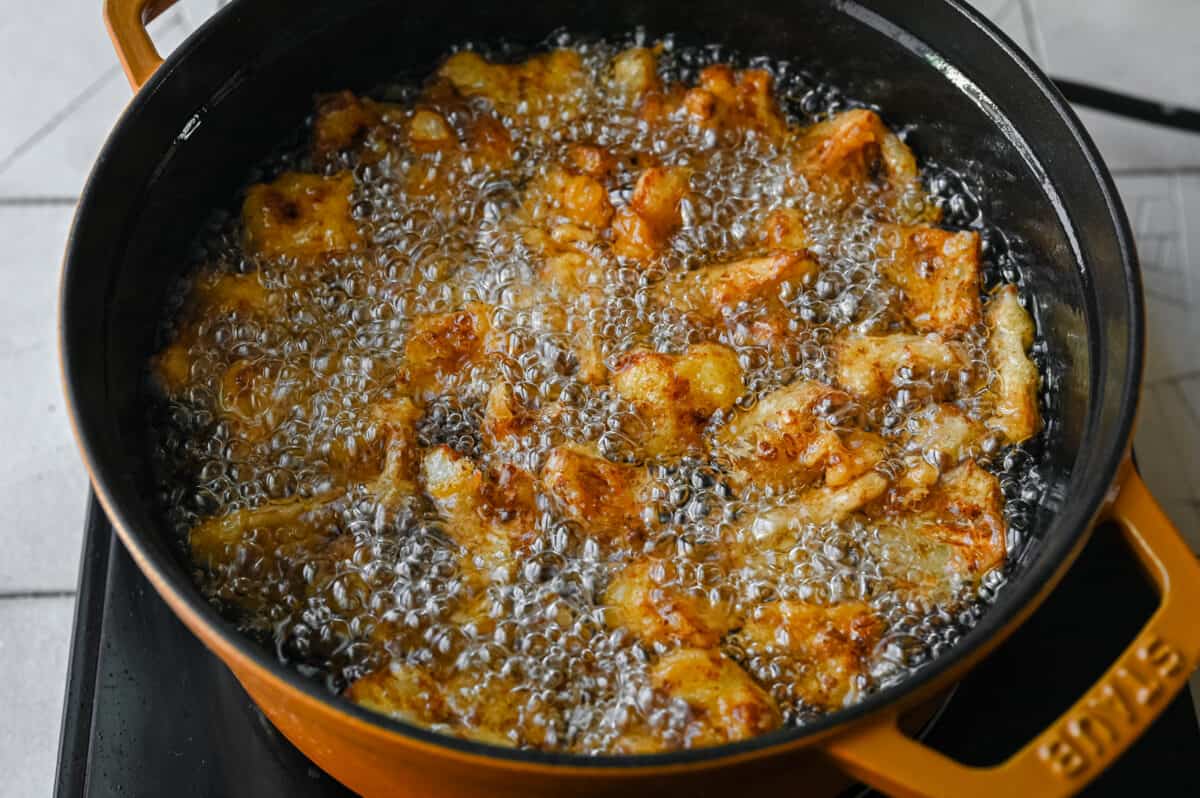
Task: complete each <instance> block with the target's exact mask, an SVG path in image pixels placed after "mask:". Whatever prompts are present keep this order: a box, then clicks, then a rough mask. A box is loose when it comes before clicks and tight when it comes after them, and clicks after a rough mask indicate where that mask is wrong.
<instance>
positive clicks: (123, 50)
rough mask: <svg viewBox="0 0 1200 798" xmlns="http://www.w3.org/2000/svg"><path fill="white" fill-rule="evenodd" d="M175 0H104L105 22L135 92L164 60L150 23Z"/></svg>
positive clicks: (122, 66)
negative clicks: (151, 36)
mask: <svg viewBox="0 0 1200 798" xmlns="http://www.w3.org/2000/svg"><path fill="white" fill-rule="evenodd" d="M174 3H175V0H104V24H105V26H107V27H108V35H109V38H111V39H112V43H113V47H114V48H115V49H116V51H117V58H118V59H120V61H121V68H122V69H124V70H125V77H127V78H129V85H130V86H132V87H133V90H134V91H137V90H138V89H140V88H141V87H142V85H143V84H145V82H146V81H148V80H149V79H150V76H151V75H153V74H154V70H156V69H158V68H159V67H160V66H162V62H163V60H162V56H161V55H159V54H158V50H156V49H155V48H154V42H152V41H151V40H150V34H149V32H148V31H147V30H146V23H148V22H149V21H150V20H152V19H154V18H155V17H157V16H158V15H159V14H161V13H162V12H164V11H166V10H167V9H168V8H170V7H171V6H172V5H174Z"/></svg>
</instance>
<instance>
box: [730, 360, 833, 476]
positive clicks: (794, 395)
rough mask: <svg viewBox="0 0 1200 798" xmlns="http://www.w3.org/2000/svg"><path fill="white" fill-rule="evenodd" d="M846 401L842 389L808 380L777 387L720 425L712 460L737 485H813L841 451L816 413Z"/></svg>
mask: <svg viewBox="0 0 1200 798" xmlns="http://www.w3.org/2000/svg"><path fill="white" fill-rule="evenodd" d="M849 402H850V397H849V395H848V394H846V393H845V392H844V391H839V390H838V389H836V388H833V387H831V386H829V385H825V384H823V383H819V382H814V381H811V380H799V381H797V382H794V383H792V384H791V385H788V386H785V387H783V388H779V389H777V390H775V391H772V392H771V393H769V394H767V395H766V396H764V397H762V398H761V399H759V400H758V402H756V403H755V404H754V405H753V406H752V407H751V408H749V409H748V410H744V411H740V412H738V413H737V414H735V415H734V416H733V418H731V419H730V420H729V421H728V422H727V423H726V424H725V425H724V426H723V427H721V429H720V430H719V431H718V432H717V436H716V443H717V447H718V448H717V452H718V456H719V457H720V458H721V460H722V461H723V462H725V463H726V464H727V467H728V469H729V474H730V477H731V479H732V480H733V481H734V483H735V484H738V485H746V484H750V483H759V484H768V483H769V484H772V485H780V486H790V485H794V484H799V483H803V482H810V481H813V480H815V479H817V478H819V477H820V476H821V474H822V471H823V470H824V468H825V466H826V464H827V463H829V461H830V459H831V458H833V457H835V456H836V455H838V454H839V453H840V452H841V450H842V448H843V447H842V442H841V439H840V438H839V437H838V435H837V432H836V431H835V430H834V429H833V428H832V427H831V426H830V425H829V423H828V422H826V421H825V420H824V418H823V417H822V416H821V415H820V411H821V410H822V409H830V410H832V409H834V408H836V407H839V406H844V405H846V404H847V403H849Z"/></svg>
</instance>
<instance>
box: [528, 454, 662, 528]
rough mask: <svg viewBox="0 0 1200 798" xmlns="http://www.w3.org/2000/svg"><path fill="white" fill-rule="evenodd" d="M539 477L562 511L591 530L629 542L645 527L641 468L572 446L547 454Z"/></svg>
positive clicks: (644, 485) (644, 478)
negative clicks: (615, 461)
mask: <svg viewBox="0 0 1200 798" xmlns="http://www.w3.org/2000/svg"><path fill="white" fill-rule="evenodd" d="M541 477H542V485H543V486H544V487H545V489H546V492H547V493H549V494H550V496H551V497H552V498H553V499H554V500H555V501H556V502H557V503H558V506H559V509H560V510H561V512H562V513H563V515H564V516H565V517H567V518H568V519H570V520H572V521H574V522H576V523H578V524H579V525H580V526H581V527H582V528H583V529H585V530H586V531H587V532H588V533H589V534H592V535H595V536H597V537H599V538H601V539H602V540H606V541H618V542H623V543H626V544H627V543H629V542H630V541H632V540H636V539H637V538H639V537H640V536H641V535H642V534H644V532H645V531H646V521H645V519H644V517H643V511H644V510H645V508H646V506H647V495H648V492H649V489H648V482H649V479H648V475H647V474H646V471H645V469H643V468H640V467H638V466H634V465H628V464H625V463H614V462H612V461H610V460H607V459H606V458H604V457H603V456H601V455H600V454H599V453H598V452H597V451H596V450H595V449H594V448H592V447H588V446H581V445H577V444H571V445H568V446H559V447H557V448H555V449H553V450H552V451H551V452H550V456H549V457H548V458H547V460H546V464H545V466H543V467H542V474H541Z"/></svg>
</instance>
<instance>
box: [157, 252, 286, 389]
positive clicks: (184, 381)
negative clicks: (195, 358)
mask: <svg viewBox="0 0 1200 798" xmlns="http://www.w3.org/2000/svg"><path fill="white" fill-rule="evenodd" d="M275 301H276V297H275V296H274V295H273V294H271V293H270V292H269V291H267V289H266V288H265V287H264V286H263V284H262V282H261V281H259V279H258V275H257V274H231V273H229V272H208V273H205V274H202V275H200V276H199V277H198V278H197V279H196V282H195V284H194V285H193V286H192V291H191V295H190V296H189V297H188V300H187V305H186V307H185V309H184V318H183V319H182V320H181V321H180V324H179V331H178V334H177V335H176V337H175V340H174V341H172V342H171V343H170V344H168V345H167V346H166V347H165V348H164V349H163V351H161V352H159V353H158V355H157V356H156V357H155V358H154V360H153V362H152V364H151V367H152V370H153V373H154V376H155V378H156V379H157V380H158V384H159V387H160V388H162V390H163V393H165V394H166V395H167V396H178V395H179V394H181V393H182V392H183V390H184V389H185V388H186V387H187V385H188V384H189V380H190V377H191V372H192V356H191V355H190V354H189V350H190V349H191V348H192V347H193V346H194V345H195V344H196V325H197V323H198V322H199V321H200V320H209V321H211V320H213V319H215V318H217V317H220V316H234V317H238V318H254V317H256V316H258V315H260V314H262V313H265V312H268V311H269V310H270V309H271V308H272V307H273V303H274V302H275Z"/></svg>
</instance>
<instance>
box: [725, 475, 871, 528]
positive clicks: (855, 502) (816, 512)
mask: <svg viewBox="0 0 1200 798" xmlns="http://www.w3.org/2000/svg"><path fill="white" fill-rule="evenodd" d="M887 489H888V479H887V477H885V476H884V475H883V474H881V473H879V472H878V471H870V472H868V473H866V474H864V475H862V476H860V477H858V478H856V479H853V480H851V481H850V482H847V483H846V484H844V485H840V486H837V487H834V486H831V485H823V486H821V487H819V488H809V489H808V490H806V491H804V492H803V493H801V494H800V496H799V497H798V498H797V499H796V500H795V501H793V502H791V503H789V504H785V505H783V506H781V507H777V508H775V509H774V510H767V511H766V512H763V513H760V514H758V515H756V516H754V517H753V518H751V519H749V520H748V521H747V522H746V529H747V530H748V531H749V532H750V533H751V535H752V536H753V537H754V539H755V540H757V541H759V542H762V543H767V542H770V541H772V540H775V539H776V538H778V537H779V536H780V535H782V534H783V533H784V532H787V531H795V530H798V529H799V528H800V527H802V526H806V525H809V524H811V525H814V526H823V525H824V524H838V523H841V522H842V521H845V520H846V519H847V518H849V517H850V516H851V515H852V514H853V513H855V512H857V511H859V510H861V509H863V508H864V507H866V506H867V505H868V504H870V503H871V502H873V501H875V500H876V499H878V498H879V497H881V496H883V495H884V494H885V493H886V492H887Z"/></svg>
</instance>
